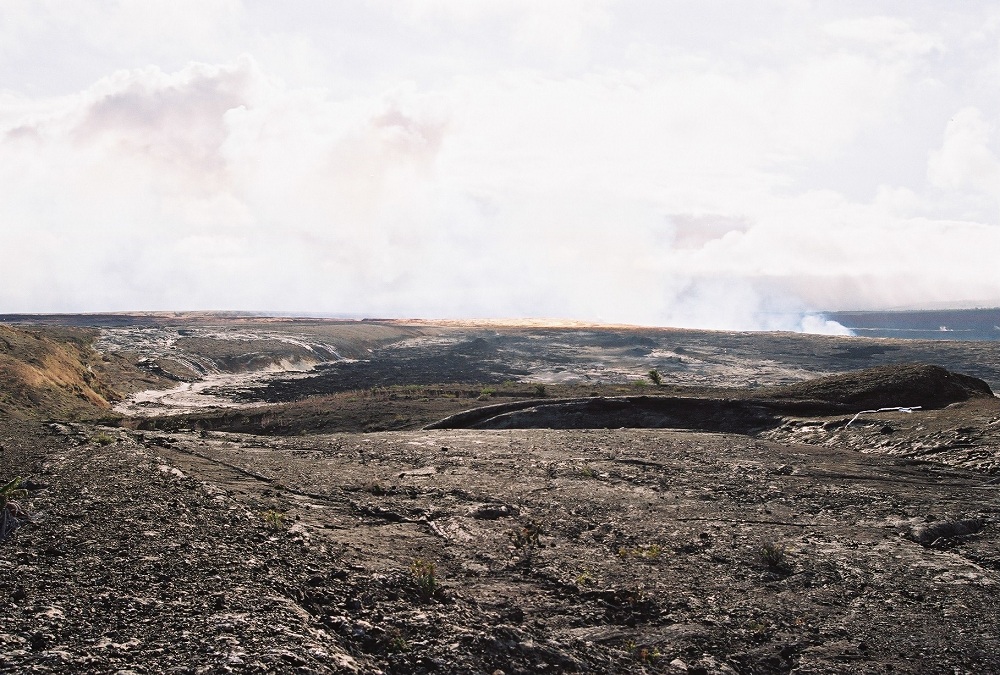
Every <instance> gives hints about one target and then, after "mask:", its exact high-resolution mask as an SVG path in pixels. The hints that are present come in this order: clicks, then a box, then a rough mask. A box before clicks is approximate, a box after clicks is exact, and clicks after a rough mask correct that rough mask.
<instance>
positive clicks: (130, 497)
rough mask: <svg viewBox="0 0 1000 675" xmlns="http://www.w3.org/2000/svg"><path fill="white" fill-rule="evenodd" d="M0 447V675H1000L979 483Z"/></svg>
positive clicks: (487, 450)
mask: <svg viewBox="0 0 1000 675" xmlns="http://www.w3.org/2000/svg"><path fill="white" fill-rule="evenodd" d="M994 412H995V414H996V419H997V420H1000V411H994ZM903 415H904V414H903V413H886V414H883V415H882V419H881V420H880V421H879V423H880V424H882V423H885V424H890V423H892V421H893V418H894V417H900V418H902V417H903ZM907 419H911V417H907ZM865 429H867V431H866V432H864V433H876V429H875V427H873V426H869V427H865ZM0 444H2V445H3V462H4V466H5V467H9V466H17V467H20V468H22V469H25V473H26V474H29V475H30V477H31V482H30V483H29V487H30V490H29V492H28V497H27V498H26V499H24V500H22V501H23V504H24V506H25V507H26V508H27V510H28V511H30V512H31V513H32V514H33V520H34V523H33V524H29V525H25V526H23V527H21V528H20V529H18V530H17V531H16V532H15V533H14V534H13V535H12V537H11V538H10V539H8V540H7V541H6V542H3V543H2V544H0V565H2V567H3V570H4V574H3V577H2V579H0V606H3V607H5V608H6V609H5V612H4V613H5V616H4V621H3V623H2V626H0V672H9V673H22V672H108V673H114V672H122V673H129V672H135V673H158V672H176V673H225V672H247V673H253V672H260V673H263V672H289V673H334V672H361V673H376V672H383V673H421V672H427V673H430V672H441V673H495V672H497V671H502V672H504V673H536V672H541V673H544V672H549V673H561V672H594V673H618V672H649V673H684V672H688V673H843V672H860V673H956V672H957V673H989V672H1000V665H998V661H997V660H996V655H997V654H1000V632H998V631H997V629H996V625H997V619H998V609H997V602H996V600H997V597H998V582H1000V545H998V537H997V522H998V517H1000V494H998V491H1000V484H998V483H997V482H996V481H995V480H994V479H991V478H990V476H988V475H984V474H983V473H976V472H971V471H966V470H962V469H955V468H947V467H943V466H941V465H939V464H936V463H927V462H922V461H916V460H914V459H911V458H898V457H892V456H881V455H866V454H861V453H858V452H854V451H851V450H846V449H843V448H842V447H837V446H817V445H806V444H789V443H775V442H771V441H765V440H757V439H753V438H749V437H747V436H741V435H727V434H718V433H699V432H686V431H670V430H508V431H476V430H435V431H409V432H392V433H381V434H333V435H317V436H307V437H288V438H265V437H260V436H250V435H241V434H229V433H220V432H184V433H171V434H166V433H161V432H131V431H127V430H124V429H112V428H98V427H92V426H87V425H66V424H57V423H54V424H50V425H48V426H44V427H38V426H34V425H13V426H11V425H10V424H7V425H6V426H5V427H4V429H3V431H2V435H0Z"/></svg>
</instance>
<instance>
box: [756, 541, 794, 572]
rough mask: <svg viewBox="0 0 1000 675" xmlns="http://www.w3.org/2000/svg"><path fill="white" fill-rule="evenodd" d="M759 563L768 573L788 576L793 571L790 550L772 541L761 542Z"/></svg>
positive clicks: (758, 552) (758, 548) (758, 547)
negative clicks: (789, 560) (789, 556)
mask: <svg viewBox="0 0 1000 675" xmlns="http://www.w3.org/2000/svg"><path fill="white" fill-rule="evenodd" d="M757 562H758V563H759V564H760V565H761V566H762V567H764V568H765V569H766V570H767V571H768V572H773V573H781V574H786V573H788V571H789V570H790V569H791V566H790V565H789V563H788V550H787V549H786V548H785V547H784V546H782V545H781V544H779V543H778V542H776V541H772V540H768V541H764V542H761V543H760V545H758V546H757Z"/></svg>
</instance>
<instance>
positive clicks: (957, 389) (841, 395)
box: [757, 363, 993, 408]
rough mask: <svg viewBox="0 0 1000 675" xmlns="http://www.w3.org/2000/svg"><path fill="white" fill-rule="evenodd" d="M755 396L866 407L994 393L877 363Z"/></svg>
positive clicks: (931, 372)
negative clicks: (870, 366)
mask: <svg viewBox="0 0 1000 675" xmlns="http://www.w3.org/2000/svg"><path fill="white" fill-rule="evenodd" d="M757 395H759V396H762V397H766V398H772V399H779V400H786V399H797V400H805V399H812V400H817V401H828V402H831V403H844V404H851V405H855V406H859V407H865V408H881V407H888V406H922V407H924V408H943V407H945V406H947V405H950V404H952V403H958V402H960V401H967V400H969V399H970V398H981V397H990V396H993V391H992V390H991V389H990V385H988V384H987V383H986V382H984V381H983V380H980V379H979V378H976V377H970V376H968V375H962V374H960V373H953V372H951V371H948V370H945V369H944V368H942V367H941V366H931V365H924V364H918V363H912V364H901V365H892V366H876V367H874V368H866V369H864V370H857V371H852V372H849V373H843V374H841V375H831V376H829V377H821V378H817V379H815V380H808V381H806V382H799V383H797V384H791V385H785V386H783V387H768V388H765V389H760V390H758V392H757Z"/></svg>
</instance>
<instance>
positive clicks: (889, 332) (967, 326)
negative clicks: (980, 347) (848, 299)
mask: <svg viewBox="0 0 1000 675" xmlns="http://www.w3.org/2000/svg"><path fill="white" fill-rule="evenodd" d="M823 316H825V317H826V318H827V319H830V320H832V321H836V322H837V323H839V324H841V325H842V326H844V327H845V328H848V329H850V330H851V332H852V333H854V334H855V335H857V336H859V337H886V338H909V339H919V340H1000V308H994V309H942V310H920V311H905V312H824V313H823Z"/></svg>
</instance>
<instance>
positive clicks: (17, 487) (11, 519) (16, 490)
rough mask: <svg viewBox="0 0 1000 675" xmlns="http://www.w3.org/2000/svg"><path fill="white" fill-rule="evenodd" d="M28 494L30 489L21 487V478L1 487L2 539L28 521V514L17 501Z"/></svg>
mask: <svg viewBox="0 0 1000 675" xmlns="http://www.w3.org/2000/svg"><path fill="white" fill-rule="evenodd" d="M27 496H28V491H27V490H25V489H23V488H22V487H21V479H20V478H15V479H14V480H12V481H10V482H9V483H7V484H6V485H4V486H3V487H0V541H3V540H4V539H6V538H7V537H8V536H9V535H10V533H11V532H13V531H14V530H16V529H17V528H18V527H20V526H21V525H23V524H24V523H25V522H27V521H28V514H27V513H26V512H25V511H24V509H23V508H21V505H20V504H19V503H18V502H17V500H18V499H23V498H24V497H27Z"/></svg>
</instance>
